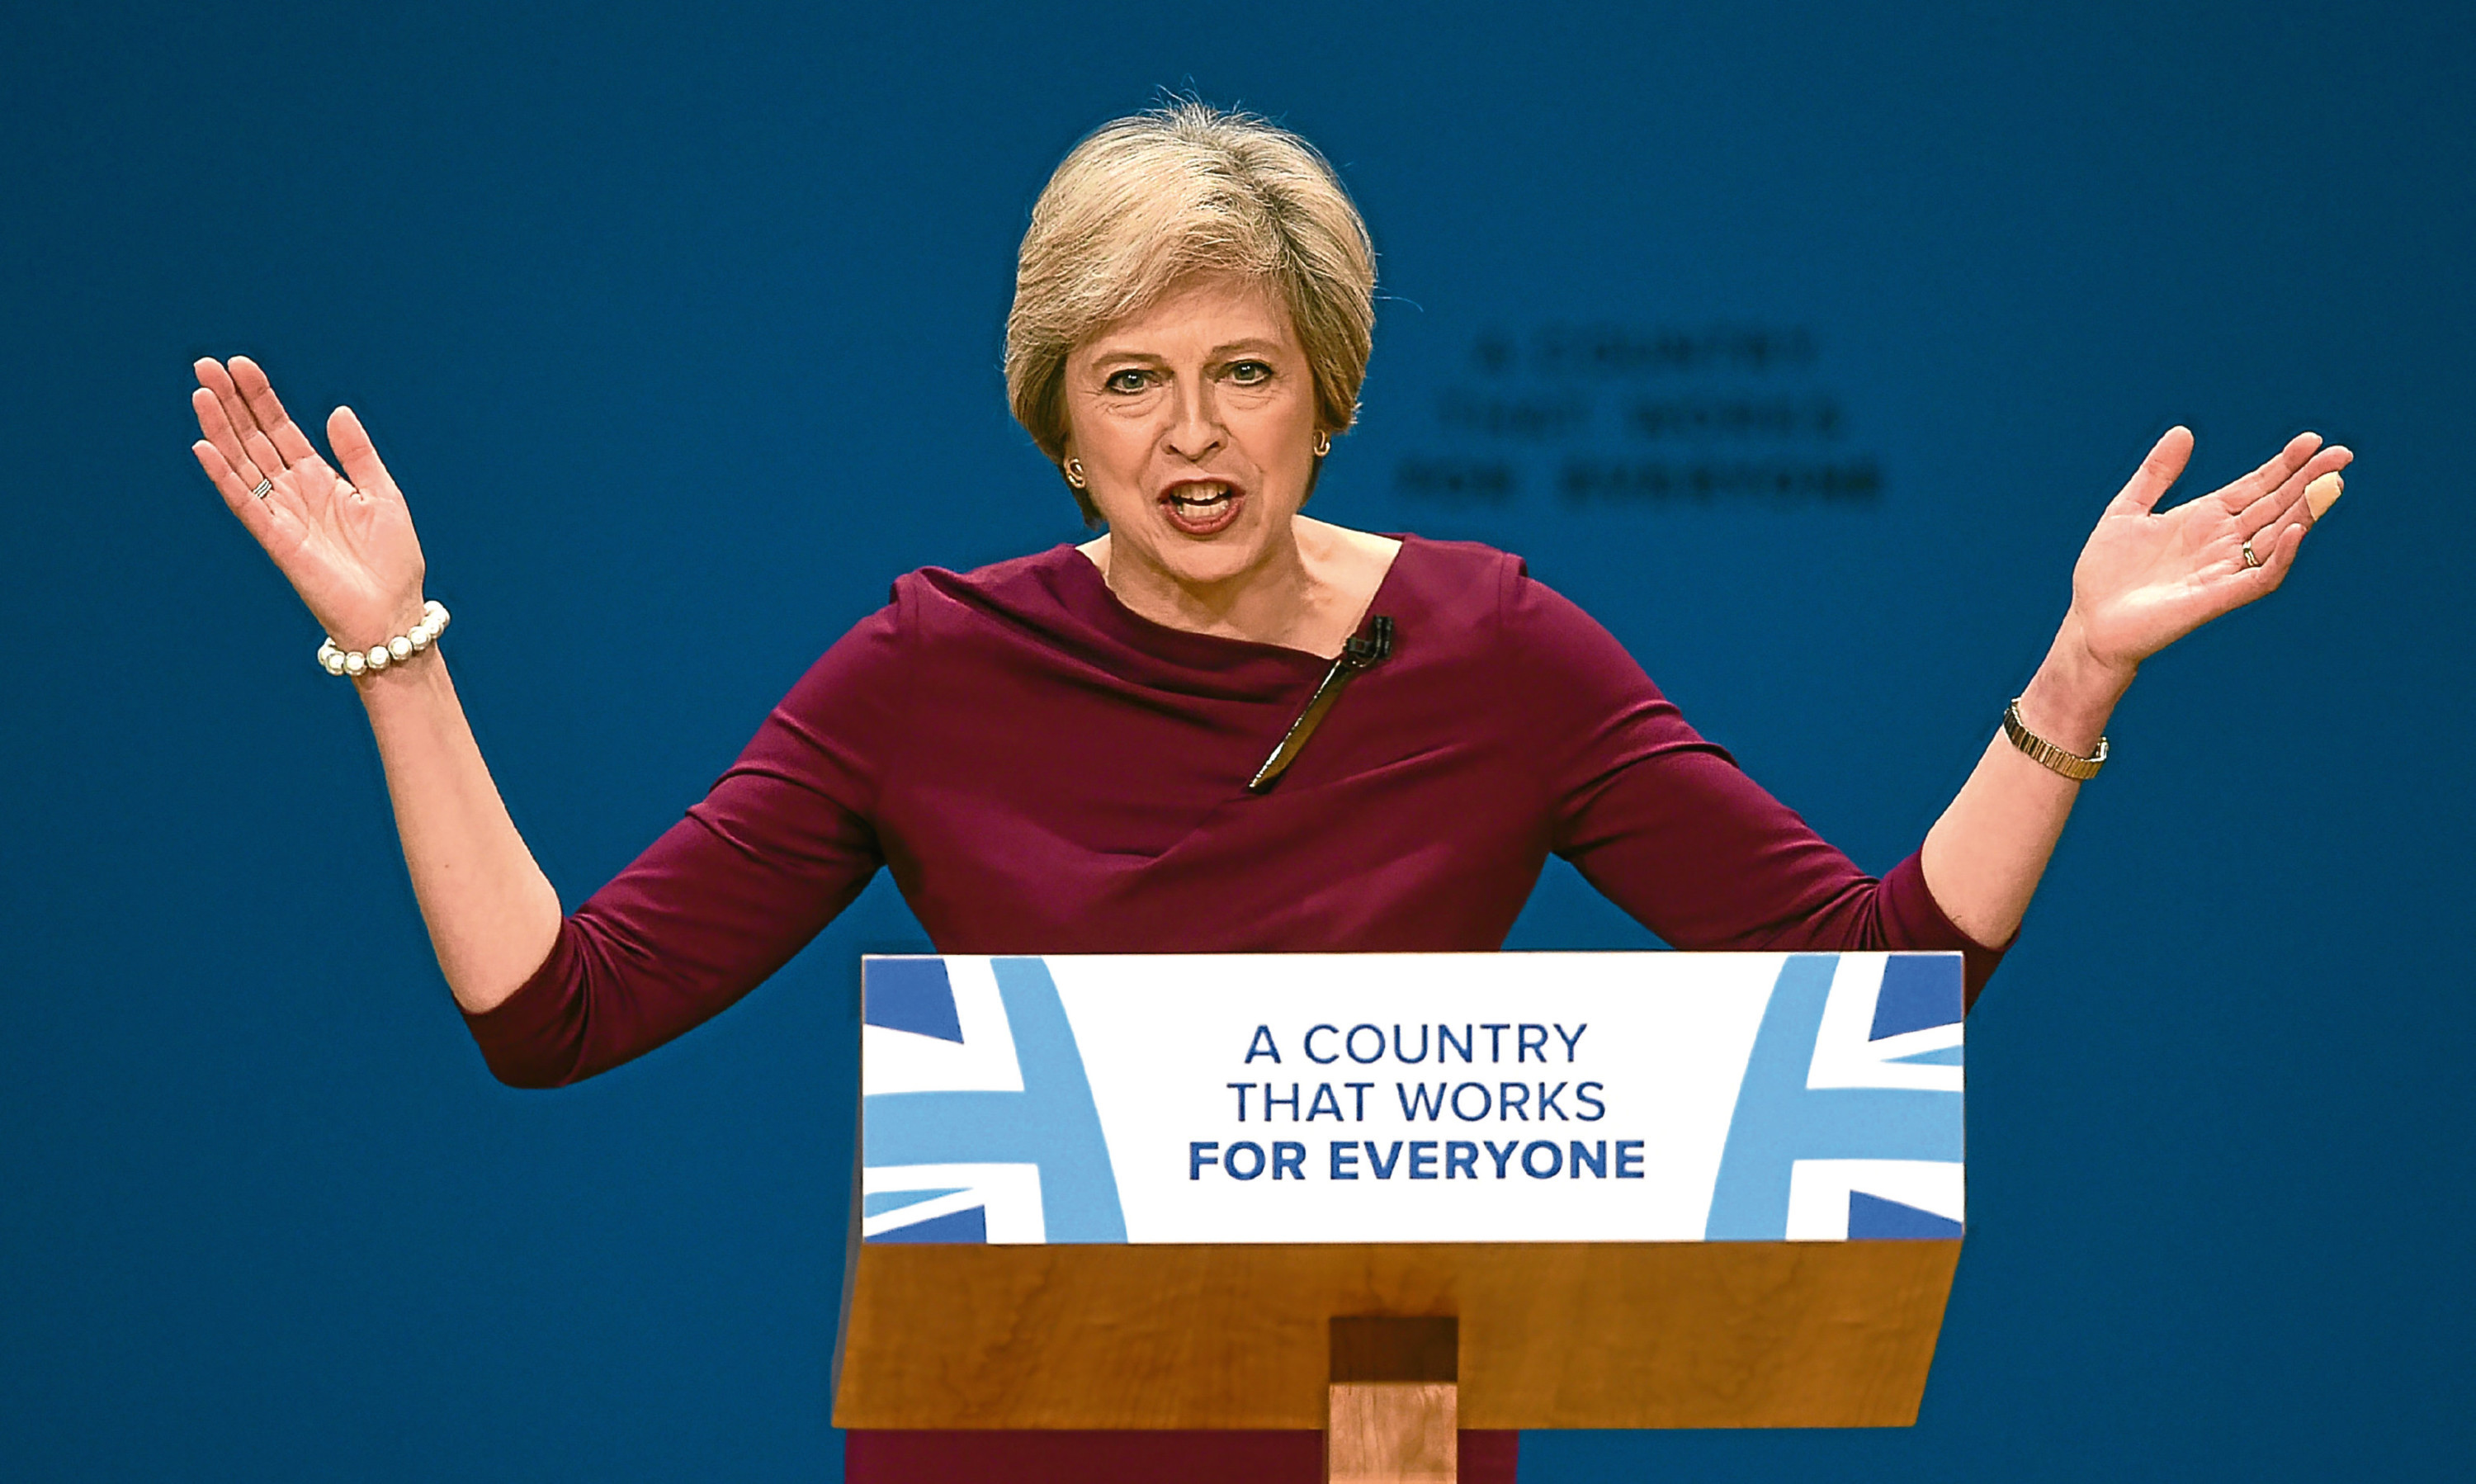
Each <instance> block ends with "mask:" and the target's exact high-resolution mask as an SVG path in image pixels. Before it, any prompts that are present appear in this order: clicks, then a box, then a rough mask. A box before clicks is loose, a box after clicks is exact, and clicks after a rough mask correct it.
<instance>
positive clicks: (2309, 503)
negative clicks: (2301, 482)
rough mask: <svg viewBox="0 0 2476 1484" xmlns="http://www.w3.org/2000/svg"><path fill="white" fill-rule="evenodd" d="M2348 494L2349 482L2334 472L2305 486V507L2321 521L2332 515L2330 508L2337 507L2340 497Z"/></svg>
mask: <svg viewBox="0 0 2476 1484" xmlns="http://www.w3.org/2000/svg"><path fill="white" fill-rule="evenodd" d="M2346 492H2347V482H2346V481H2345V480H2343V479H2340V477H2339V475H2338V473H2337V472H2336V471H2333V472H2331V473H2329V474H2325V475H2323V476H2321V477H2320V478H2319V479H2317V480H2315V481H2314V482H2312V483H2310V484H2307V485H2305V486H2304V507H2305V508H2306V509H2308V510H2310V511H2311V512H2312V513H2313V518H2314V519H2315V520H2319V519H2320V518H2321V517H2322V516H2324V515H2327V514H2329V513H2330V507H2332V506H2334V505H2337V504H2338V503H2339V497H2340V495H2343V494H2345V493H2346Z"/></svg>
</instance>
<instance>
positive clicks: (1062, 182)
mask: <svg viewBox="0 0 2476 1484" xmlns="http://www.w3.org/2000/svg"><path fill="white" fill-rule="evenodd" d="M1203 273H1229V274H1236V275H1239V276H1241V277H1244V278H1248V279H1251V280H1253V281H1255V282H1257V283H1260V284H1264V285H1265V286H1266V287H1268V288H1270V289H1271V290H1272V292H1273V294H1274V295H1275V298H1276V299H1277V300H1278V301H1279V302H1280V304H1281V305H1282V306H1283V307H1284V308H1285V309H1288V311H1289V315H1290V323H1291V327H1292V328H1293V330H1295V332H1296V333H1297V334H1298V337H1299V343H1300V346H1301V347H1302V348H1303V349H1304V350H1305V351H1306V356H1307V365H1308V368H1309V371H1310V374H1311V375H1312V376H1313V378H1314V382H1315V395H1316V422H1317V426H1318V427H1319V428H1320V429H1322V430H1323V431H1325V432H1326V433H1340V432H1343V431H1344V430H1346V429H1348V428H1349V425H1350V424H1351V423H1352V422H1353V421H1355V420H1356V418H1357V416H1358V388H1359V385H1360V383H1363V382H1364V381H1365V380H1366V379H1367V357H1368V352H1369V350H1370V349H1371V348H1372V347H1373V345H1374V329H1375V248H1374V243H1373V242H1371V241H1370V240H1369V239H1368V235H1367V224H1366V222H1364V221H1363V220H1361V219H1360V217H1359V214H1358V209H1357V208H1356V207H1355V206H1352V205H1351V204H1350V200H1349V194H1348V192H1346V191H1344V190H1343V189H1342V186H1341V181H1340V178H1339V177H1337V176H1336V175H1334V174H1333V169H1332V166H1331V165H1330V164H1328V163H1326V162H1325V158H1324V156H1322V155H1321V154H1318V153H1317V152H1316V148H1315V146H1314V145H1312V144H1309V143H1308V142H1307V141H1306V140H1304V139H1301V138H1300V137H1299V136H1297V135H1295V134H1292V133H1290V132H1289V131H1288V130H1286V129H1282V128H1279V127H1276V126H1275V125H1274V124H1272V123H1270V122H1268V121H1267V120H1265V119H1262V118H1259V117H1256V116H1255V115H1253V114H1251V113H1241V112H1235V111H1224V110H1221V109H1216V108H1213V107H1212V106H1210V105H1209V104H1205V103H1201V102H1197V101H1194V100H1191V99H1190V100H1180V101H1176V102H1172V103H1170V104H1167V105H1165V106H1163V107H1161V108H1158V109H1154V110H1152V111H1149V112H1145V113H1138V114H1135V115H1133V116H1132V117H1128V118H1121V119H1117V120H1115V121H1113V122H1111V123H1107V124H1103V125H1102V127H1101V128H1099V129H1098V130H1096V131H1094V132H1093V133H1092V135H1091V136H1089V137H1087V138H1085V139H1084V140H1083V142H1082V143H1080V144H1077V145H1076V146H1075V148H1074V150H1073V151H1072V152H1070V153H1069V154H1068V155H1067V157H1066V159H1065V160H1064V161H1061V162H1060V163H1059V164H1058V166H1057V171H1056V173H1055V174H1053V175H1052V176H1051V177H1050V178H1049V185H1048V186H1046V187H1044V188H1043V189H1042V191H1041V193H1040V200H1039V201H1038V202H1037V203H1035V204H1034V205H1033V207H1032V209H1031V226H1030V229H1029V230H1028V231H1027V232H1025V233H1024V235H1023V250H1022V252H1021V254H1020V255H1019V256H1018V257H1017V259H1016V264H1015V278H1014V308H1013V309H1012V310H1011V311H1010V312H1009V313H1008V314H1007V315H1006V344H1005V376H1006V397H1007V400H1008V401H1009V402H1011V403H1012V404H1013V406H1014V415H1015V420H1016V421H1018V422H1020V423H1022V424H1023V426H1024V428H1025V430H1026V431H1027V432H1028V433H1030V434H1031V438H1032V441H1033V442H1035V443H1037V444H1039V445H1040V451H1041V452H1042V453H1044V454H1046V455H1048V456H1049V457H1050V458H1051V459H1052V460H1053V461H1062V460H1063V459H1064V458H1065V457H1066V456H1065V447H1066V432H1067V430H1066V408H1065V397H1064V383H1065V377H1066V358H1067V356H1068V354H1069V353H1071V352H1072V351H1073V350H1074V349H1075V347H1076V346H1077V345H1079V344H1081V343H1082V342H1083V341H1084V340H1086V339H1088V338H1090V337H1091V336H1092V335H1094V334H1098V333H1099V332H1100V331H1101V330H1102V329H1103V328H1104V327H1106V326H1108V325H1111V324H1114V323H1116V322H1118V321H1119V320H1122V319H1124V318H1126V317H1127V315H1129V314H1133V313H1137V312H1139V311H1141V310H1142V309H1146V308H1148V307H1149V306H1151V304H1153V303H1155V302H1157V301H1158V300H1159V299H1160V298H1161V297H1162V296H1163V295H1164V294H1166V293H1167V292H1168V291H1169V290H1170V289H1172V288H1173V287H1174V286H1176V284H1179V283H1180V282H1181V281H1183V280H1186V279H1189V278H1191V277H1193V276H1194V275H1197V274H1203ZM1075 498H1076V501H1077V504H1079V505H1081V506H1082V507H1083V516H1084V519H1085V520H1087V521H1092V522H1095V523H1097V522H1098V520H1099V514H1100V512H1099V510H1098V509H1097V508H1096V507H1094V506H1093V504H1092V502H1091V499H1090V497H1088V496H1087V495H1085V494H1084V492H1083V491H1081V490H1079V489H1078V490H1076V491H1075Z"/></svg>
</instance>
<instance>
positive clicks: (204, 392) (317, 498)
mask: <svg viewBox="0 0 2476 1484" xmlns="http://www.w3.org/2000/svg"><path fill="white" fill-rule="evenodd" d="M195 369H196V371H197V374H198V389H197V390H196V391H195V392H193V393H191V394H190V398H189V400H190V405H191V406H192V407H193V408H195V409H196V411H197V414H198V431H199V432H200V433H204V434H205V436H204V437H202V438H200V439H199V440H198V441H197V442H196V443H194V444H192V445H191V446H190V451H191V452H192V453H194V454H196V455H197V458H198V463H199V465H200V466H201V467H202V468H204V469H205V470H206V471H207V477H208V478H209V479H211V480H212V481H214V483H215V488H216V489H217V490H218V491H219V492H221V494H222V495H223V497H224V504H226V505H227V506H230V507H232V512H233V514H235V516H237V517H239V519H240V523H241V524H242V525H243V526H244V527H246V528H248V531H249V533H250V534H251V535H253V536H255V537H257V538H258V544H259V545H260V546H262V547H264V548H265V549H266V555H267V556H271V557H273V558H274V560H275V565H276V567H277V568H278V569H279V570H280V571H282V572H283V574H284V575H285V578H286V579H287V580H288V581H290V582H291V583H292V590H293V591H294V592H297V593H299V594H300V595H301V601H302V602H303V603H306V604H308V605H309V611H310V613H311V614H312V615H313V616H315V617H316V619H317V620H318V622H319V623H320V624H321V625H323V626H324V627H325V629H326V631H327V633H328V635H329V637H331V638H333V639H334V640H335V641H336V642H337V643H338V644H339V645H342V646H344V647H346V648H355V649H366V648H368V647H369V646H371V645H373V644H378V643H383V642H384V641H385V640H386V639H387V638H389V637H391V636H393V635H396V634H400V633H403V632H405V631H407V630H408V629H409V628H410V627H411V625H412V623H413V621H414V620H416V619H418V618H419V617H420V616H421V583H422V577H423V571H424V569H423V565H422V559H421V542H420V540H419V538H418V537H416V536H415V535H414V534H413V530H412V515H411V512H410V511H409V510H408V509H406V507H405V503H404V494H403V492H402V491H401V490H399V489H397V488H396V484H395V481H394V480H393V479H391V478H389V477H388V475H387V471H386V465H384V463H381V462H380V461H379V456H378V450H377V449H376V448H374V447H373V446H372V445H371V443H370V436H369V433H367V432H365V431H364V430H363V429H362V427H361V422H360V419H359V418H358V417H356V416H354V415H353V412H352V409H351V408H336V409H335V411H334V415H332V416H330V417H329V418H328V419H327V442H328V446H329V447H331V448H333V449H334V451H335V458H336V461H337V462H339V463H341V464H342V465H343V466H344V473H343V474H342V475H340V476H339V475H338V474H337V473H336V472H335V470H334V467H333V466H331V465H330V464H329V463H328V462H327V460H326V459H324V458H320V457H319V456H318V451H317V450H316V449H315V448H313V447H311V446H310V443H309V437H308V435H307V434H305V433H302V431H301V430H300V428H298V427H297V426H295V425H294V423H293V421H292V418H291V417H290V415H289V414H287V413H286V412H285V410H284V404H283V403H282V402H281V401H280V400H278V399H277V397H276V395H275V388H274V386H273V385H271V384H269V383H268V382H267V379H266V373H265V372H263V371H261V370H260V369H259V367H258V365H257V364H256V362H254V361H252V360H250V359H248V358H247V357H243V356H235V357H234V358H233V359H232V362H231V364H230V365H229V366H228V367H227V366H225V365H222V364H218V363H217V362H216V361H214V360H212V359H205V360H200V361H199V362H198V363H197V365H196V368H195Z"/></svg>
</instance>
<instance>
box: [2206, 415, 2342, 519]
mask: <svg viewBox="0 0 2476 1484" xmlns="http://www.w3.org/2000/svg"><path fill="white" fill-rule="evenodd" d="M2320 446H2321V434H2319V433H2297V434H2296V435H2295V436H2293V437H2291V438H2290V439H2288V440H2287V446H2286V447H2285V448H2282V449H2280V450H2279V451H2278V452H2277V453H2275V454H2273V455H2271V456H2270V458H2269V461H2268V462H2267V463H2265V464H2263V465H2262V466H2261V467H2260V468H2258V469H2255V470H2254V471H2252V472H2251V473H2250V474H2247V475H2245V476H2244V477H2243V478H2242V479H2240V480H2237V481H2235V482H2232V483H2230V484H2228V485H2227V486H2226V487H2225V488H2223V489H2221V490H2219V491H2218V492H2217V498H2218V500H2219V503H2221V504H2222V505H2224V506H2225V507H2226V509H2227V513H2229V514H2231V515H2233V514H2241V512H2242V510H2243V508H2244V507H2246V506H2248V505H2251V504H2252V503H2253V502H2254V501H2256V500H2259V499H2261V498H2262V497H2263V496H2264V495H2266V494H2268V493H2270V492H2271V491H2272V490H2275V489H2277V488H2278V487H2279V486H2280V485H2282V484H2285V483H2286V482H2288V480H2289V479H2290V478H2291V477H2292V476H2293V475H2294V473H2295V471H2296V470H2298V469H2301V468H2303V467H2304V465H2305V464H2306V463H2307V462H2308V461H2309V460H2310V459H2311V458H2313V455H2314V451H2315V450H2316V449H2318V448H2319V447H2320Z"/></svg>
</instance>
